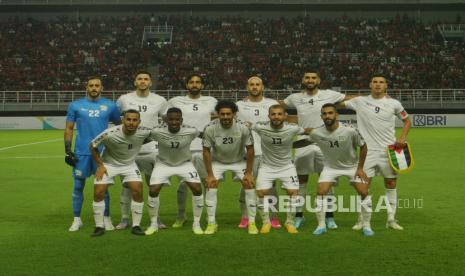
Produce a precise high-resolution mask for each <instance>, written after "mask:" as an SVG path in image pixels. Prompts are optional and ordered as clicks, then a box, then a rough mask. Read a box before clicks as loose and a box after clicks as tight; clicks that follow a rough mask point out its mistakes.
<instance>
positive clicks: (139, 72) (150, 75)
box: [134, 70, 152, 79]
mask: <svg viewBox="0 0 465 276" xmlns="http://www.w3.org/2000/svg"><path fill="white" fill-rule="evenodd" d="M140 74H145V75H149V77H150V78H152V74H150V72H149V71H147V70H138V71H137V72H136V73H135V74H134V79H136V78H137V76H139V75H140Z"/></svg>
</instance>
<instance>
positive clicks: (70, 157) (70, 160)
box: [65, 151, 78, 167]
mask: <svg viewBox="0 0 465 276" xmlns="http://www.w3.org/2000/svg"><path fill="white" fill-rule="evenodd" d="M77 161H78V159H77V157H76V155H74V153H73V152H72V151H68V152H67V153H66V156H65V163H66V164H68V165H70V166H71V167H74V166H76V163H77Z"/></svg>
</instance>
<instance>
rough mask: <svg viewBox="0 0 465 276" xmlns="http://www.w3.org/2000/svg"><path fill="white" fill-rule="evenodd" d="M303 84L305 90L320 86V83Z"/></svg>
mask: <svg viewBox="0 0 465 276" xmlns="http://www.w3.org/2000/svg"><path fill="white" fill-rule="evenodd" d="M302 86H303V88H304V89H305V90H308V91H312V90H315V89H317V88H318V84H313V83H302Z"/></svg>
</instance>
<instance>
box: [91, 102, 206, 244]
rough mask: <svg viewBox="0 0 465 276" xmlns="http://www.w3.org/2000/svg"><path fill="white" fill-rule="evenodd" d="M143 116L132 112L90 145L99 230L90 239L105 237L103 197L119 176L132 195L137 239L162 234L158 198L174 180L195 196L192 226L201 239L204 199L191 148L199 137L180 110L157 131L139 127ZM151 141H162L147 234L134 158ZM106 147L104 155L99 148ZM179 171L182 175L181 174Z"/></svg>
mask: <svg viewBox="0 0 465 276" xmlns="http://www.w3.org/2000/svg"><path fill="white" fill-rule="evenodd" d="M139 124H140V113H139V112H138V111H136V110H128V111H126V112H125V113H124V116H123V124H122V125H119V126H115V127H112V128H109V129H107V130H105V131H104V132H102V133H101V134H100V135H98V136H97V137H96V138H95V139H94V140H92V142H91V144H90V148H91V152H92V156H93V158H94V159H95V161H96V163H97V171H96V174H95V182H94V184H95V185H94V202H93V209H94V219H95V226H96V227H95V230H94V233H93V234H92V236H101V235H103V234H104V232H105V229H104V222H103V212H104V209H105V202H104V201H103V197H104V194H105V192H106V191H107V189H108V187H109V186H110V185H112V184H113V183H114V178H115V177H116V176H120V178H121V182H122V183H124V184H126V185H127V187H128V188H129V189H130V190H131V192H132V202H131V213H132V233H133V234H135V235H145V234H153V233H155V232H156V231H157V230H158V225H157V217H158V208H159V206H160V200H159V193H160V190H161V187H162V185H163V184H168V183H169V181H168V179H169V177H170V176H171V175H175V174H176V175H179V176H180V177H181V181H185V182H186V184H187V185H188V186H189V187H190V189H191V190H192V193H193V195H194V196H193V199H192V201H193V210H194V224H193V231H194V233H196V234H201V233H202V229H201V228H200V217H201V214H202V209H203V196H202V189H201V186H200V179H199V177H198V173H197V172H196V170H195V169H194V167H193V165H192V163H191V162H190V158H191V155H190V151H189V146H190V143H191V141H192V140H193V139H194V138H195V137H197V136H198V135H199V132H198V131H197V130H196V129H195V128H191V127H186V126H183V125H182V113H181V110H179V109H177V108H171V109H169V110H168V111H167V124H164V125H161V126H159V127H156V128H154V129H149V128H145V127H140V126H139ZM148 139H153V140H156V141H158V142H159V155H158V161H160V162H157V163H156V164H157V165H156V167H155V172H154V173H153V174H152V177H151V179H150V192H149V200H148V206H149V208H148V209H149V214H150V217H151V218H150V219H151V225H150V227H149V228H148V229H147V231H146V232H144V231H143V230H142V229H141V227H140V222H141V220H142V212H143V205H144V203H143V198H142V178H141V173H140V171H139V169H138V168H137V165H136V163H135V158H136V155H137V154H138V153H139V150H140V148H141V147H142V145H143V144H144V142H146V141H147V140H148ZM101 144H103V145H104V146H105V151H104V152H103V153H102V156H100V155H99V153H98V150H97V148H98V146H99V145H101ZM178 172H180V173H178Z"/></svg>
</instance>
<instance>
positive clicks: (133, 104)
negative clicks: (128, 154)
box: [116, 91, 166, 154]
mask: <svg viewBox="0 0 465 276" xmlns="http://www.w3.org/2000/svg"><path fill="white" fill-rule="evenodd" d="M116 105H117V106H118V108H119V110H120V112H121V113H123V112H124V111H126V110H129V109H135V110H137V111H139V112H140V120H141V123H140V126H143V127H147V128H153V127H155V126H157V125H158V124H159V123H160V122H161V120H162V115H163V114H164V113H165V111H166V99H165V98H163V97H162V96H160V95H157V94H155V93H149V95H148V96H147V97H140V96H138V95H137V94H136V91H134V92H130V93H127V94H124V95H122V96H121V97H119V98H118V100H117V101H116ZM153 151H157V144H156V143H148V144H144V145H143V146H142V149H141V154H144V153H151V152H153Z"/></svg>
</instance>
